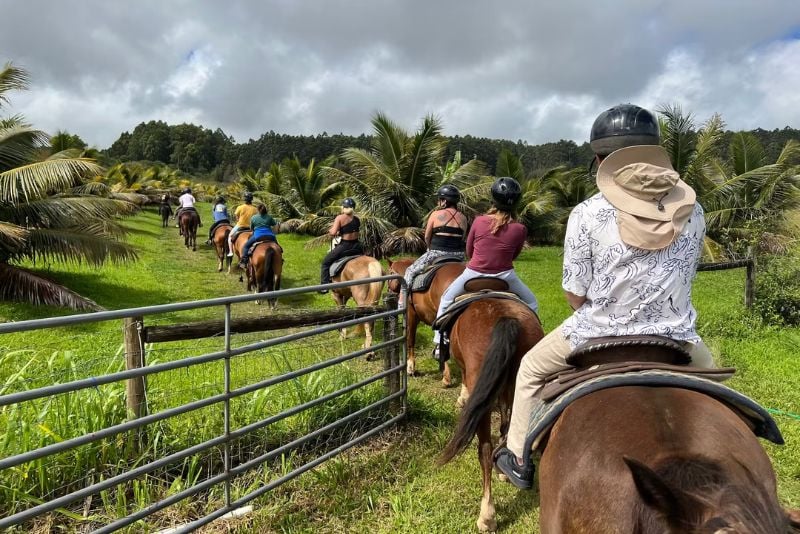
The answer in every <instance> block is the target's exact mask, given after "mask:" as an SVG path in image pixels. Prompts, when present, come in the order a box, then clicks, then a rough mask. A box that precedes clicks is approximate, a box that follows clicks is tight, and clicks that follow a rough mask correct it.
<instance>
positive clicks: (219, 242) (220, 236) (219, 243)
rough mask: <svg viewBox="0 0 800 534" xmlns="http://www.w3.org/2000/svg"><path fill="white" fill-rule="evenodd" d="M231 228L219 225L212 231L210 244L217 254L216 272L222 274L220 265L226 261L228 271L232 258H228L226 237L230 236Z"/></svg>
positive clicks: (225, 224)
mask: <svg viewBox="0 0 800 534" xmlns="http://www.w3.org/2000/svg"><path fill="white" fill-rule="evenodd" d="M231 230H233V226H231V225H230V224H227V223H223V224H220V225H219V226H217V227H216V228H215V229H214V234H213V235H212V236H211V243H212V244H213V245H214V250H215V251H216V253H217V260H219V263H218V264H217V272H222V265H223V264H224V263H225V261H226V260H227V262H228V269H229V270H230V267H231V260H233V258H232V257H230V256H228V235H230V233H231Z"/></svg>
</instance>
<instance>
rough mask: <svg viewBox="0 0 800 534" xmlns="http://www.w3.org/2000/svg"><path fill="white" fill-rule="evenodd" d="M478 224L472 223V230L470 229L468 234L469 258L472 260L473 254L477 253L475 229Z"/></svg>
mask: <svg viewBox="0 0 800 534" xmlns="http://www.w3.org/2000/svg"><path fill="white" fill-rule="evenodd" d="M476 226H477V224H475V223H472V228H470V229H469V233H468V234H467V257H469V258H471V257H472V253H473V252H474V251H475V227H476Z"/></svg>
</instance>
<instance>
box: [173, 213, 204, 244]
mask: <svg viewBox="0 0 800 534" xmlns="http://www.w3.org/2000/svg"><path fill="white" fill-rule="evenodd" d="M178 225H179V226H180V229H181V235H182V236H183V244H184V245H186V248H191V249H192V250H197V227H198V226H199V225H200V216H199V215H198V214H197V212H196V211H194V210H184V211H182V212H181V214H180V216H179V217H178Z"/></svg>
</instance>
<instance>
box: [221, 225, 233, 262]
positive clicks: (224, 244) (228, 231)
mask: <svg viewBox="0 0 800 534" xmlns="http://www.w3.org/2000/svg"><path fill="white" fill-rule="evenodd" d="M231 230H233V228H231V227H230V226H228V227H227V228H225V237H224V238H223V239H222V253H223V254H224V255H226V256H227V255H228V252H230V248H228V237H229V236H230V235H231Z"/></svg>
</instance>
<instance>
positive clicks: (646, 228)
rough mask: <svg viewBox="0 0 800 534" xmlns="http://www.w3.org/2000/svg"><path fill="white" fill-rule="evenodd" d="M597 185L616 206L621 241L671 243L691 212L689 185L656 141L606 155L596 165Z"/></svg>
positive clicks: (652, 245) (653, 245)
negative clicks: (655, 143) (598, 164)
mask: <svg viewBox="0 0 800 534" xmlns="http://www.w3.org/2000/svg"><path fill="white" fill-rule="evenodd" d="M597 187H598V188H599V189H600V192H601V193H603V196H605V197H606V199H607V200H608V201H609V202H610V203H611V204H612V205H613V206H614V207H615V208H617V223H618V225H619V234H620V237H621V238H622V240H623V241H624V242H625V243H626V244H628V245H630V246H633V247H637V248H642V249H645V250H659V249H662V248H664V247H666V246H667V245H669V244H670V243H672V242H673V241H674V240H675V239H676V238H677V237H678V235H680V233H681V231H682V230H683V227H684V225H685V224H686V221H688V220H689V217H690V216H691V215H692V212H693V211H694V203H695V200H696V195H695V192H694V189H692V188H691V187H689V185H688V184H687V183H686V182H684V181H683V180H681V179H680V176H679V175H678V173H677V172H675V170H674V169H673V168H672V163H671V162H670V160H669V156H668V155H667V151H666V150H664V148H663V147H661V146H658V145H636V146H629V147H625V148H621V149H619V150H616V151H614V152H612V153H611V154H609V155H608V156H607V157H606V158H605V159H604V160H603V161H602V163H600V166H599V167H598V169H597Z"/></svg>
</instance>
